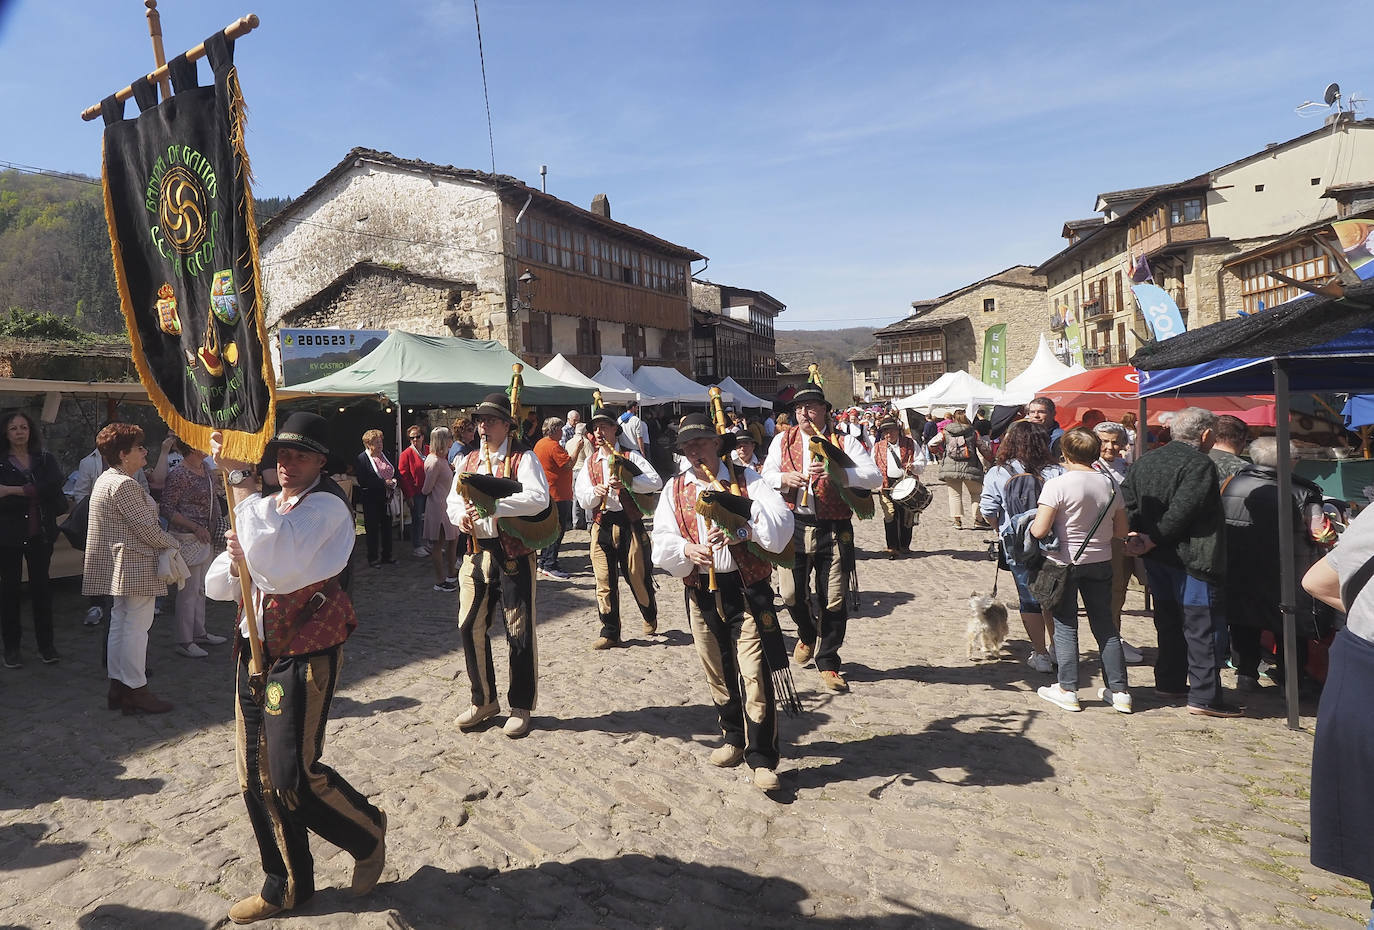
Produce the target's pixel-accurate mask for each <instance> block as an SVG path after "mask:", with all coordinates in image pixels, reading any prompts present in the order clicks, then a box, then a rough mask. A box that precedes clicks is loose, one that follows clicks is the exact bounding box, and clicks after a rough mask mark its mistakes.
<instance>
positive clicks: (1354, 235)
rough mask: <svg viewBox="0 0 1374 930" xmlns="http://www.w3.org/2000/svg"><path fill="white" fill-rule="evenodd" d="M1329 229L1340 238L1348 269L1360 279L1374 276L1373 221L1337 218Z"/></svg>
mask: <svg viewBox="0 0 1374 930" xmlns="http://www.w3.org/2000/svg"><path fill="white" fill-rule="evenodd" d="M1331 230H1332V231H1333V232H1334V233H1335V234H1336V238H1337V239H1339V240H1340V243H1341V251H1342V252H1344V253H1345V260H1346V261H1347V262H1348V263H1349V264H1350V269H1351V270H1352V271H1354V272H1355V274H1356V275H1358V276H1359V278H1360V280H1361V281H1368V280H1369V279H1370V278H1374V222H1371V221H1370V220H1339V221H1337V222H1335V223H1332V224H1331Z"/></svg>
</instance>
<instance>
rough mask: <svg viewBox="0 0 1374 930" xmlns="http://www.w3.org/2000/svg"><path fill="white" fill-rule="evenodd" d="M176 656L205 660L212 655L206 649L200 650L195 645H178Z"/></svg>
mask: <svg viewBox="0 0 1374 930" xmlns="http://www.w3.org/2000/svg"><path fill="white" fill-rule="evenodd" d="M176 654H177V655H179V656H185V657H186V658H188V659H203V658H205V657H206V656H208V655H209V654H210V653H208V652H206V651H205V650H204V649H202V648H200V647H199V646H197V645H196V644H195V643H185V644H182V643H178V644H177V647H176Z"/></svg>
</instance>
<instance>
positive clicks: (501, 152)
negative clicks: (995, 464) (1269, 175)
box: [0, 0, 1374, 328]
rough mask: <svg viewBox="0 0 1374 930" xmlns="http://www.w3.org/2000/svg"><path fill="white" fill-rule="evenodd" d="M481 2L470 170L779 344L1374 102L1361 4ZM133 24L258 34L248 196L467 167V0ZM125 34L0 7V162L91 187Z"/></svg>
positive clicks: (143, 39)
mask: <svg viewBox="0 0 1374 930" xmlns="http://www.w3.org/2000/svg"><path fill="white" fill-rule="evenodd" d="M479 2H480V3H481V6H480V12H481V16H482V39H483V46H484V49H485V54H486V64H487V80H488V84H489V88H490V94H491V116H492V123H493V130H494V137H495V153H496V170H497V171H500V172H502V173H506V174H512V175H515V176H517V177H520V178H522V179H524V180H525V181H526V182H528V183H530V184H534V185H537V184H538V183H539V175H538V171H539V165H540V164H541V163H543V164H547V165H548V166H549V182H548V185H549V192H550V193H552V194H555V195H557V196H559V197H562V198H564V199H566V200H569V201H572V202H573V203H577V204H580V205H583V206H586V205H587V204H589V203H590V201H591V198H592V197H593V195H595V194H596V193H599V192H605V193H606V194H607V195H608V196H609V197H610V201H611V207H612V212H613V215H614V216H615V218H616V219H619V220H622V221H624V222H626V223H629V224H631V225H634V226H639V227H642V228H644V229H647V230H649V231H651V232H653V233H655V234H656V235H659V236H661V237H663V238H665V239H669V240H671V241H674V242H678V243H680V244H682V245H685V246H689V247H691V248H693V249H696V250H697V251H699V252H701V253H703V254H705V255H709V256H710V258H711V261H710V266H709V268H707V270H706V272H705V276H706V277H708V278H710V279H711V280H714V281H717V282H721V283H727V284H734V285H738V286H742V287H749V288H757V289H760V290H765V291H768V292H769V293H771V294H773V295H774V296H775V297H777V298H778V299H780V300H782V301H783V302H784V303H786V304H787V305H788V310H787V312H786V313H785V314H784V315H783V316H782V317H781V318H780V320H779V324H780V325H781V326H783V327H784V328H830V327H837V326H845V325H858V326H867V325H872V326H880V325H883V324H885V323H888V322H891V321H893V320H896V319H899V318H901V317H902V316H904V315H905V314H906V313H907V312H908V310H909V305H910V302H911V301H912V300H913V299H915V298H922V297H928V296H935V295H938V294H941V293H944V292H946V291H949V290H951V289H954V288H956V287H959V286H961V285H963V284H966V283H969V282H971V281H974V280H977V279H978V278H981V277H984V276H985V275H988V274H991V273H993V272H996V271H998V270H1000V269H1002V268H1005V267H1007V266H1009V265H1013V264H1017V263H1021V262H1025V263H1029V264H1037V263H1038V262H1040V261H1042V260H1043V259H1045V258H1047V257H1048V256H1050V255H1051V254H1053V253H1054V252H1056V251H1058V249H1059V248H1060V246H1061V245H1062V244H1063V243H1062V240H1060V239H1059V230H1060V227H1061V225H1062V223H1063V221H1064V220H1067V219H1073V218H1079V217H1085V216H1090V215H1092V207H1093V199H1094V197H1095V195H1096V194H1097V193H1098V192H1099V191H1105V190H1115V189H1119V188H1126V187H1136V186H1140V185H1145V184H1153V183H1162V182H1166V181H1174V180H1182V179H1184V178H1188V177H1192V176H1194V175H1196V174H1200V173H1201V172H1203V171H1206V170H1207V169H1209V168H1213V167H1217V166H1219V165H1222V164H1225V163H1227V162H1229V161H1232V160H1234V159H1236V158H1239V157H1241V156H1243V155H1246V154H1249V153H1250V152H1253V151H1256V150H1258V149H1260V148H1262V147H1263V146H1264V144H1265V143H1267V142H1273V141H1279V140H1282V139H1287V138H1291V137H1293V136H1296V135H1300V134H1302V133H1304V132H1307V131H1310V130H1312V129H1315V128H1317V127H1318V126H1319V125H1320V123H1319V122H1318V121H1317V120H1311V119H1302V118H1300V117H1299V116H1298V115H1296V114H1295V113H1294V107H1295V106H1296V105H1297V104H1299V103H1302V102H1303V101H1305V100H1310V99H1314V98H1318V97H1319V96H1320V94H1321V92H1322V89H1323V87H1325V85H1326V83H1327V82H1329V81H1333V80H1334V81H1339V82H1340V83H1341V85H1342V87H1343V88H1345V89H1346V91H1347V92H1351V91H1353V92H1355V93H1363V94H1367V95H1369V96H1371V97H1374V73H1371V68H1370V67H1369V66H1368V64H1367V63H1366V62H1367V60H1368V56H1367V55H1365V54H1363V53H1361V52H1360V51H1358V50H1357V49H1356V48H1355V47H1354V46H1353V45H1351V44H1349V43H1345V42H1343V41H1342V38H1341V37H1342V36H1345V35H1353V34H1355V33H1353V32H1350V31H1349V30H1351V29H1353V30H1356V31H1358V30H1359V28H1360V27H1361V24H1362V23H1363V22H1364V21H1365V20H1366V19H1367V15H1361V14H1367V7H1366V6H1365V5H1364V4H1357V3H1354V2H1341V0H1332V2H1326V3H1323V4H1320V5H1314V6H1311V7H1308V8H1303V7H1294V5H1293V4H1291V3H1277V2H1215V3H1214V2H1207V0H1203V2H1196V0H1194V2H1189V3H1170V2H1157V3H1152V4H1149V5H1148V6H1145V7H1129V6H1124V5H1118V4H1105V3H1068V2H1064V3H1043V4H1032V3H1000V2H974V3H962V4H944V3H941V4H930V3H918V2H907V3H895V2H894V3H865V2H845V3H840V2H787V3H763V2H760V3H748V2H738V0H736V2H715V0H707V2H697V3H669V2H658V0H650V2H646V0H639V2H594V0H576V2H569V0H562V2H542V0H524V2H515V0H506V2H499V0H479ZM236 3H237V5H236ZM159 8H160V10H161V11H162V14H163V32H164V35H165V37H166V45H167V51H168V54H169V55H171V54H175V53H177V52H180V51H182V50H184V49H185V48H187V47H189V46H191V45H193V44H195V43H197V42H199V41H200V40H201V39H203V38H204V37H205V36H206V35H208V34H210V33H211V32H213V31H214V30H215V29H218V28H221V27H223V26H224V25H226V24H227V23H229V22H230V21H231V20H233V19H234V18H236V17H237V16H239V15H241V14H243V13H246V12H249V11H250V10H252V11H254V12H257V13H258V14H259V15H260V16H261V17H262V20H263V22H262V27H261V28H260V29H259V30H258V31H257V32H255V33H253V34H252V35H251V36H249V37H247V38H245V39H244V40H242V41H241V42H240V43H239V45H238V49H237V52H236V60H237V62H238V64H239V70H240V80H241V81H242V84H243V88H244V95H245V97H246V99H247V101H248V105H249V130H250V136H249V140H248V144H249V153H250V155H251V156H252V158H253V166H254V169H255V173H256V175H257V181H258V184H257V188H256V191H257V193H258V194H259V195H260V196H266V195H273V194H281V195H295V194H298V193H300V192H301V191H302V190H304V189H305V188H306V187H308V186H309V185H310V184H311V183H313V182H314V181H315V180H316V179H317V178H318V177H319V176H320V175H322V174H323V173H324V172H325V171H326V170H328V169H329V168H330V167H332V166H333V165H334V164H335V163H337V162H338V161H339V159H340V158H342V156H343V155H344V153H345V152H347V151H348V149H350V148H351V147H353V146H355V145H364V146H368V147H371V148H377V149H383V150H388V151H392V152H395V153H397V154H399V155H403V156H407V157H412V158H421V159H425V160H427V161H433V162H437V163H440V164H455V165H459V166H463V167H472V168H482V169H489V168H490V167H491V156H490V154H489V149H488V140H487V126H486V111H485V108H484V104H483V99H482V83H481V73H480V71H479V67H478V58H477V42H476V37H475V31H474V27H473V9H472V4H471V2H468V0H393V2H391V3H389V4H383V3H377V2H375V0H374V2H371V3H361V2H352V0H335V2H329V3H325V2H304V0H300V2H288V0H276V2H274V3H270V4H268V3H263V2H262V0H241V2H239V0H234V2H213V3H212V2H206V0H194V2H192V0H163V2H162V3H161V4H160V6H159ZM1305 10H1311V11H1312V12H1311V13H1310V15H1309V14H1306V13H1305V12H1304V11H1305ZM142 14H143V5H142V3H141V2H140V0H60V2H59V0H0V127H3V128H0V161H5V162H13V163H19V164H24V165H34V166H39V167H43V168H55V169H59V170H63V171H80V172H85V173H89V174H98V172H99V158H100V138H99V136H100V129H99V123H98V122H96V123H82V122H81V121H80V119H79V118H78V113H79V111H80V110H81V109H83V108H84V107H85V106H87V105H88V104H90V103H93V102H95V101H97V100H99V99H100V98H101V97H103V96H104V95H106V94H108V93H110V92H112V91H113V90H115V89H116V88H117V87H120V86H123V85H124V84H127V83H128V81H129V79H130V78H132V77H134V76H136V75H137V74H138V73H140V71H143V70H148V69H150V68H151V51H150V44H149V40H148V35H147V27H146V22H145V20H144V18H143V15H142ZM1304 16H1307V20H1306V21H1304ZM1344 24H1349V25H1348V26H1347V25H1344ZM206 73H208V72H206V71H204V70H203V75H204V74H206ZM203 79H204V78H203ZM129 106H130V109H131V111H132V109H133V104H132V103H130V105H129ZM697 267H699V266H697Z"/></svg>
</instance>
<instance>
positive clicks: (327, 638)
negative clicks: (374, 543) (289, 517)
mask: <svg viewBox="0 0 1374 930" xmlns="http://www.w3.org/2000/svg"><path fill="white" fill-rule="evenodd" d="M331 484H332V482H331ZM316 491H324V492H325V493H326V494H328V493H331V488H329V487H327V486H325V485H324V484H323V482H322V483H321V484H317V485H316V486H315V487H314V488H313V489H311V490H310V491H308V492H307V493H306V497H308V496H309V495H310V494H314V493H315V492H316ZM336 496H337V495H336ZM304 499H305V498H304V497H302V498H301V500H304ZM348 575H349V570H348V569H347V568H345V569H344V570H343V572H341V573H340V574H339V575H338V576H336V577H334V578H325V579H323V580H321V581H317V582H315V583H313V584H308V585H306V586H305V587H303V588H300V589H299V590H296V591H288V592H285V593H282V592H278V593H276V594H264V595H263V596H262V629H263V633H264V638H263V648H264V649H266V650H267V654H268V655H270V656H271V657H272V658H274V659H280V658H282V657H283V656H300V655H308V654H309V653H312V652H320V651H321V650H324V649H329V648H330V647H332V646H337V645H339V644H340V643H342V642H344V640H346V639H348V637H349V634H351V633H352V632H353V631H354V630H355V629H357V626H358V615H357V613H356V612H355V611H354V609H353V599H352V598H350V597H349V596H348V592H347V591H346V590H344V587H346V586H347V579H348Z"/></svg>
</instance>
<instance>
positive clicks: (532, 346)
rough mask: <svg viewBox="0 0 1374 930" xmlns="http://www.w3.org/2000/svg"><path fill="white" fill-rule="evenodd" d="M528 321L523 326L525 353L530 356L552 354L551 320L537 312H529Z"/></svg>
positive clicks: (544, 314) (546, 315)
mask: <svg viewBox="0 0 1374 930" xmlns="http://www.w3.org/2000/svg"><path fill="white" fill-rule="evenodd" d="M529 314H530V319H529V322H528V323H526V324H525V334H524V335H525V351H527V352H529V353H530V354H532V355H551V354H553V320H552V318H551V317H550V316H549V315H548V314H547V313H543V312H541V311H539V310H531V311H529Z"/></svg>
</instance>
